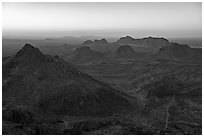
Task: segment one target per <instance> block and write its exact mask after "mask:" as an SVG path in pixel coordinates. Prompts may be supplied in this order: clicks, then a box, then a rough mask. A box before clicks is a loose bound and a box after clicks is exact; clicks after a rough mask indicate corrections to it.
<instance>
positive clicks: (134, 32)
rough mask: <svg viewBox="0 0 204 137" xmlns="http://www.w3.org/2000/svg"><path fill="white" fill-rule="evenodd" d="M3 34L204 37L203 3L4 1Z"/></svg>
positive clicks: (37, 36) (31, 35)
mask: <svg viewBox="0 0 204 137" xmlns="http://www.w3.org/2000/svg"><path fill="white" fill-rule="evenodd" d="M2 19H3V21H2V31H3V33H2V34H3V37H9V38H47V37H62V36H112V37H120V36H125V35H131V36H134V37H145V36H156V37H168V38H171V37H179V38H182V37H184V38H188V37H189V38H191V37H202V3H201V2H197V3H177V2H174V3H172V2H171V3H167V2H166V3H159V2H154V3H148V2H145V3H139V2H135V3H125V2H120V3H115V2H112V3H109V2H107V3H105V2H104V3H97V2H96V3H79V2H78V3H70V2H59V3H52V2H44V3H43V2H39V3H35V2H28V3H25V2H24V3H23V2H18V3H12V2H9V3H6V2H4V3H3V4H2Z"/></svg>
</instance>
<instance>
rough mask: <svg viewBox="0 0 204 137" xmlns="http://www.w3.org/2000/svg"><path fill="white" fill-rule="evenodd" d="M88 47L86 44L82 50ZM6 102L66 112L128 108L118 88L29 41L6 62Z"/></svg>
mask: <svg viewBox="0 0 204 137" xmlns="http://www.w3.org/2000/svg"><path fill="white" fill-rule="evenodd" d="M87 50H88V49H87V48H86V47H85V48H83V49H82V51H81V50H80V51H79V50H77V51H76V52H75V54H77V53H78V52H85V53H86V51H87ZM2 72H3V92H2V96H3V106H6V105H9V104H13V105H22V106H28V107H31V108H35V109H40V110H43V111H48V112H54V113H57V114H65V115H75V116H76V115H89V116H91V115H95V116H105V115H112V114H114V113H123V112H125V113H126V112H128V111H129V110H130V109H131V106H130V104H129V102H128V101H127V100H126V99H125V98H124V97H123V96H122V95H121V94H120V93H119V92H118V91H117V90H115V89H113V88H111V87H110V86H108V85H106V84H104V83H102V82H99V81H97V80H95V79H93V78H92V77H91V76H89V75H86V74H83V73H82V72H80V71H78V70H77V69H76V68H75V67H74V66H73V65H71V64H69V63H66V62H65V61H63V60H62V59H60V58H59V57H58V56H55V57H52V56H50V55H44V54H43V53H42V52H41V51H40V50H39V49H38V48H35V47H33V46H32V45H30V44H25V46H24V47H23V48H22V49H21V50H20V51H19V52H18V53H17V54H16V55H15V56H13V57H11V58H9V59H6V60H5V61H4V62H3V71H2Z"/></svg>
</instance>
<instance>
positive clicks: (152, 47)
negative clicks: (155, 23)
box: [116, 36, 171, 52]
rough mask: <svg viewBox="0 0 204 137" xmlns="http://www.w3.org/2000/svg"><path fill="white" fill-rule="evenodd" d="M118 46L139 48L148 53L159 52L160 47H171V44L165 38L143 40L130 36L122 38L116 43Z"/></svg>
mask: <svg viewBox="0 0 204 137" xmlns="http://www.w3.org/2000/svg"><path fill="white" fill-rule="evenodd" d="M116 44H119V45H130V46H132V47H135V48H138V50H144V51H145V50H146V51H148V50H149V51H152V52H155V51H158V50H159V48H160V47H165V46H169V45H171V43H170V42H169V41H168V40H167V39H165V38H154V37H148V38H141V39H134V38H132V37H130V36H126V37H122V38H120V39H119V40H117V41H116Z"/></svg>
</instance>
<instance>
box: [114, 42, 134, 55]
mask: <svg viewBox="0 0 204 137" xmlns="http://www.w3.org/2000/svg"><path fill="white" fill-rule="evenodd" d="M135 56H136V52H135V51H134V50H133V49H132V47H131V46H128V45H124V46H120V47H118V48H117V50H116V57H119V58H129V57H135Z"/></svg>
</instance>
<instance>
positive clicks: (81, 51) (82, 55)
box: [64, 46, 101, 64]
mask: <svg viewBox="0 0 204 137" xmlns="http://www.w3.org/2000/svg"><path fill="white" fill-rule="evenodd" d="M100 57H101V53H100V52H97V51H93V50H92V49H90V48H89V47H88V46H83V47H80V48H77V49H76V50H75V51H74V52H73V53H72V55H70V56H67V57H64V59H65V60H66V61H69V62H72V63H76V64H78V63H86V62H89V61H93V60H97V59H99V58H100Z"/></svg>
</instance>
